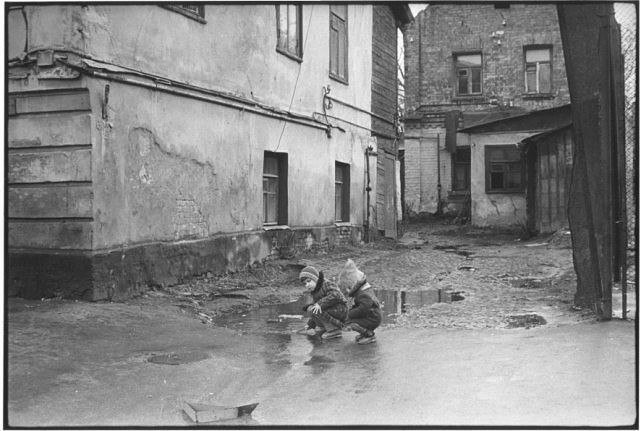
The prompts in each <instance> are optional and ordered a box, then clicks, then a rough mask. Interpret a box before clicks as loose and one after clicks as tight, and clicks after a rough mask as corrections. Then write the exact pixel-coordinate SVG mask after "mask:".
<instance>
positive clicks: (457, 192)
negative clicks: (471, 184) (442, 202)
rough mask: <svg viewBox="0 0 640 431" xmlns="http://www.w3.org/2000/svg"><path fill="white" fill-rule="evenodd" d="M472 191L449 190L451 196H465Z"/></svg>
mask: <svg viewBox="0 0 640 431" xmlns="http://www.w3.org/2000/svg"><path fill="white" fill-rule="evenodd" d="M470 193H471V191H470V190H451V191H449V198H454V199H456V198H465V197H467V196H469V194H470Z"/></svg>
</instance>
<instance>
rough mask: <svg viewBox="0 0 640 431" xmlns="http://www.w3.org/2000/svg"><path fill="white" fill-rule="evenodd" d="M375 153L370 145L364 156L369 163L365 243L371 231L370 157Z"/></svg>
mask: <svg viewBox="0 0 640 431" xmlns="http://www.w3.org/2000/svg"><path fill="white" fill-rule="evenodd" d="M372 151H373V147H372V146H371V145H369V146H368V147H367V149H366V150H364V156H365V159H366V162H367V171H366V173H367V185H366V187H365V191H366V192H367V219H366V220H365V222H364V241H365V242H369V240H370V237H369V231H370V226H371V224H370V219H371V209H370V208H371V174H370V173H369V155H370V154H371V152H372Z"/></svg>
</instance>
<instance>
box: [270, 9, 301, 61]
mask: <svg viewBox="0 0 640 431" xmlns="http://www.w3.org/2000/svg"><path fill="white" fill-rule="evenodd" d="M276 20H277V28H278V45H277V46H276V49H277V51H278V52H281V53H283V54H286V55H290V56H293V57H295V58H296V59H301V58H302V6H301V5H296V4H281V5H276Z"/></svg>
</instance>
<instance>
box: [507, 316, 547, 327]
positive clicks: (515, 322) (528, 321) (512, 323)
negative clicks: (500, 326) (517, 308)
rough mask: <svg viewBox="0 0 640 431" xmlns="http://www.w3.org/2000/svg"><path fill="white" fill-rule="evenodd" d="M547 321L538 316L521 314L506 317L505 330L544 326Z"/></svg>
mask: <svg viewBox="0 0 640 431" xmlns="http://www.w3.org/2000/svg"><path fill="white" fill-rule="evenodd" d="M546 324H547V321H546V320H545V318H544V317H542V316H540V315H539V314H521V315H517V316H507V328H525V329H529V328H531V327H533V326H539V325H546Z"/></svg>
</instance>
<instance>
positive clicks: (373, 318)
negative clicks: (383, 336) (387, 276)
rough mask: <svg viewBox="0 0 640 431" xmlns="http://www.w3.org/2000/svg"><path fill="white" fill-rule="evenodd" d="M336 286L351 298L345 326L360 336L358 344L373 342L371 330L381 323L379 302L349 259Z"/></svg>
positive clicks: (373, 334)
mask: <svg viewBox="0 0 640 431" xmlns="http://www.w3.org/2000/svg"><path fill="white" fill-rule="evenodd" d="M338 286H339V288H340V289H341V290H342V291H343V292H346V293H347V294H348V295H349V296H350V297H353V307H351V309H350V310H349V312H348V315H347V321H346V322H345V326H347V327H350V328H351V329H353V330H354V331H356V332H358V333H359V334H360V335H358V336H357V337H356V342H357V343H358V344H368V343H373V342H375V341H376V335H375V333H374V332H373V330H374V329H376V328H377V327H378V326H380V323H381V322H382V312H381V311H380V301H378V298H377V297H376V294H375V293H374V292H373V289H372V288H371V285H370V284H369V283H368V282H367V278H366V277H365V275H364V273H363V272H362V271H360V270H359V269H358V268H357V267H356V264H355V263H354V262H353V261H352V260H351V259H349V260H347V263H346V264H345V265H344V268H343V269H342V271H341V272H340V275H339V278H338Z"/></svg>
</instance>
